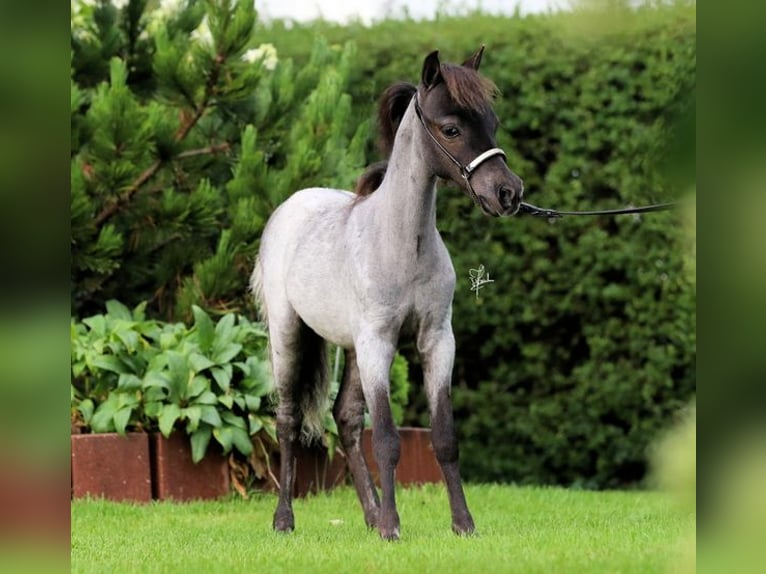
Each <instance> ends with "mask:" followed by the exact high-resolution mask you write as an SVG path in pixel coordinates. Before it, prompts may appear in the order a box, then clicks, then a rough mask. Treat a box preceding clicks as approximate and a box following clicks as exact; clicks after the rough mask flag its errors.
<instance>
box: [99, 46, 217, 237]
mask: <svg viewBox="0 0 766 574" xmlns="http://www.w3.org/2000/svg"><path fill="white" fill-rule="evenodd" d="M224 61H225V57H224V56H223V55H222V54H218V55H216V57H215V60H214V65H213V69H212V70H211V71H210V75H209V76H208V79H207V82H206V83H205V95H204V96H203V98H202V101H201V102H200V103H199V105H198V106H197V109H196V110H194V114H193V115H192V116H191V117H190V118H188V119H187V120H186V121H185V122H184V124H183V125H182V126H181V127H180V128H179V129H178V131H177V132H176V137H175V139H176V142H180V141H183V140H184V139H185V138H186V136H188V135H189V132H190V131H191V130H192V128H193V127H194V126H195V125H197V122H198V121H199V120H200V118H201V117H202V116H203V114H204V113H205V111H206V110H207V109H208V107H209V106H210V100H211V99H212V97H213V93H214V92H215V85H216V84H217V83H218V76H219V74H220V73H221V67H222V66H223V63H224ZM223 145H225V146H226V148H228V146H229V144H228V143H225V144H218V146H209V147H207V148H202V150H189V152H181V153H180V154H178V156H177V157H179V158H180V157H182V156H184V154H186V155H185V156H184V157H191V156H194V155H201V154H203V153H215V152H216V151H218V150H217V149H214V148H217V147H219V146H223ZM204 150H207V151H204ZM222 151H223V150H222ZM162 164H163V160H161V159H158V160H156V161H155V162H154V163H153V164H152V165H150V166H149V167H148V168H147V169H146V170H144V171H143V172H142V173H141V175H139V176H138V177H137V178H136V179H135V181H134V182H133V183H131V184H130V186H129V187H128V189H127V190H126V191H125V193H123V194H122V195H121V196H119V197H118V198H117V199H116V200H115V201H114V202H112V203H110V204H109V205H107V206H106V207H104V208H103V209H102V210H101V211H100V212H99V214H98V215H97V216H96V218H95V220H94V223H95V225H96V227H97V228H99V227H101V226H102V225H103V224H104V223H105V222H106V221H107V220H109V219H110V218H111V217H113V216H114V215H115V214H116V213H117V212H118V211H120V209H122V208H123V206H125V205H126V204H128V203H130V200H131V199H132V198H133V196H134V195H135V194H136V193H137V192H138V190H139V189H141V186H143V185H144V184H146V183H147V182H148V181H149V180H150V179H152V177H154V175H155V174H156V173H157V172H158V171H159V169H160V167H162Z"/></svg>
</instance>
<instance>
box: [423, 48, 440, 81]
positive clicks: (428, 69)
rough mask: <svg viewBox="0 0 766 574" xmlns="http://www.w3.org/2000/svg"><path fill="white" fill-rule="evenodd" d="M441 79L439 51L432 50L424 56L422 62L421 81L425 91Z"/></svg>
mask: <svg viewBox="0 0 766 574" xmlns="http://www.w3.org/2000/svg"><path fill="white" fill-rule="evenodd" d="M441 79H442V73H441V63H440V62H439V50H434V51H433V52H431V53H430V54H428V56H426V59H425V61H424V62H423V73H422V75H421V80H422V82H423V86H425V88H426V89H428V88H432V87H433V86H435V85H436V84H438V83H439V82H440V81H441Z"/></svg>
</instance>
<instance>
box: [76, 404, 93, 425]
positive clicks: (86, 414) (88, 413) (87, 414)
mask: <svg viewBox="0 0 766 574" xmlns="http://www.w3.org/2000/svg"><path fill="white" fill-rule="evenodd" d="M94 409H95V406H94V405H93V401H92V400H91V399H83V400H82V401H80V404H79V405H77V410H78V411H80V414H81V415H82V420H83V421H84V422H85V424H88V423H89V422H90V419H91V418H92V417H93V411H94Z"/></svg>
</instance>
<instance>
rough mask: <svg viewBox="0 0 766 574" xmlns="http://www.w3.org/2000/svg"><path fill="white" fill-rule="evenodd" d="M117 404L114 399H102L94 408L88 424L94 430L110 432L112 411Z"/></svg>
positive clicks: (112, 417)
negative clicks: (94, 410)
mask: <svg viewBox="0 0 766 574" xmlns="http://www.w3.org/2000/svg"><path fill="white" fill-rule="evenodd" d="M116 411H117V405H116V404H115V402H114V401H108V400H107V401H104V402H103V403H101V404H100V405H98V407H97V408H96V412H94V413H93V417H92V418H91V419H90V426H91V429H93V431H94V432H112V431H113V430H114V413H115V412H116Z"/></svg>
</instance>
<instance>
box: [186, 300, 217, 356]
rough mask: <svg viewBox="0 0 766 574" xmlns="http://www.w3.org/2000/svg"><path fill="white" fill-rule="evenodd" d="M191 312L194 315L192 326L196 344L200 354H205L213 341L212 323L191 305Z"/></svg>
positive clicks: (201, 311) (206, 315) (198, 308)
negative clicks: (195, 330)
mask: <svg viewBox="0 0 766 574" xmlns="http://www.w3.org/2000/svg"><path fill="white" fill-rule="evenodd" d="M192 312H193V313H194V326H195V327H196V329H197V342H198V343H199V347H200V349H202V352H203V353H207V352H208V351H210V350H211V348H212V347H213V340H214V339H215V329H214V327H213V321H212V320H211V319H210V317H209V316H208V314H207V313H205V311H204V310H202V309H201V308H200V307H197V305H192Z"/></svg>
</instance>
